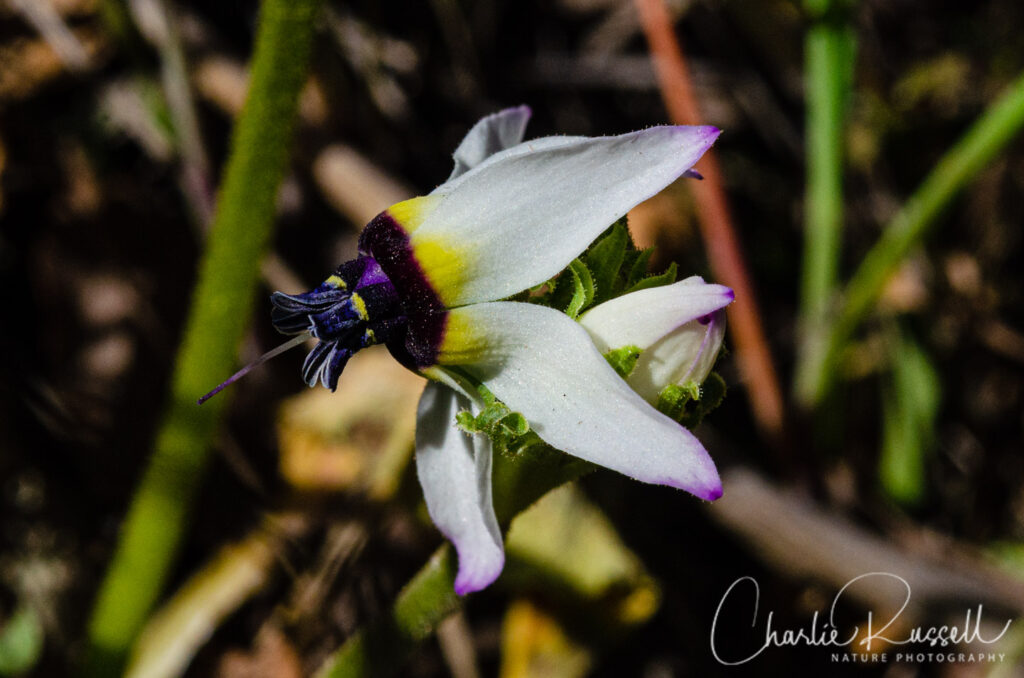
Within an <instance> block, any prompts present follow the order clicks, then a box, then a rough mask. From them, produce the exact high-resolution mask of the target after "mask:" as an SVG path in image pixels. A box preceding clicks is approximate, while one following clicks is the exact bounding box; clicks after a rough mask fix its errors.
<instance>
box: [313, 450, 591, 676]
mask: <svg viewBox="0 0 1024 678" xmlns="http://www.w3.org/2000/svg"><path fill="white" fill-rule="evenodd" d="M593 468H594V466H593V465H592V464H589V463H587V462H584V461H580V460H579V459H576V458H574V457H570V456H569V455H567V454H564V453H562V452H559V451H557V450H554V449H552V448H550V447H548V446H546V445H536V446H532V447H530V448H528V449H527V450H526V451H524V452H522V453H520V454H518V455H516V456H515V457H514V458H510V457H507V456H505V455H500V454H496V455H495V456H494V468H493V480H492V484H493V487H494V510H495V512H496V513H497V516H498V522H499V523H500V524H501V526H502V529H503V530H505V531H507V529H508V526H509V524H510V523H511V522H512V518H513V517H515V516H516V514H518V513H519V512H521V511H523V510H525V509H526V508H527V507H529V506H530V505H531V504H533V502H535V501H537V500H538V499H540V498H541V497H542V496H543V495H544V494H546V493H547V492H548V491H550V490H552V489H554V488H556V487H558V486H559V485H562V484H564V483H567V482H569V481H570V480H575V479H576V478H579V477H580V476H581V475H583V474H584V473H587V472H588V471H590V470H592V469H593ZM457 570H458V563H457V559H456V556H455V553H454V552H453V550H452V548H451V546H450V545H448V544H445V545H443V546H442V547H441V548H439V549H438V550H437V551H436V552H435V553H434V555H433V556H432V557H431V558H430V560H429V561H428V562H427V564H426V565H424V566H423V568H422V569H421V570H420V571H419V572H418V573H417V574H416V576H415V577H413V579H412V580H411V581H410V582H409V583H408V584H406V586H405V588H404V589H402V592H401V593H400V594H399V595H398V599H397V600H396V601H395V604H394V607H393V608H392V609H391V611H390V613H389V614H388V616H387V617H385V618H384V619H382V620H380V621H378V622H377V623H375V624H374V625H372V626H370V627H369V628H367V629H364V630H361V631H359V632H357V633H355V634H354V635H353V636H351V637H350V638H349V639H348V640H347V641H345V644H344V645H342V646H341V647H340V648H339V649H338V650H337V651H336V652H335V653H334V654H332V655H331V656H330V657H328V659H327V661H326V662H324V664H323V666H321V667H320V670H319V671H317V673H316V678H347V677H351V678H356V677H362V676H374V678H383V677H384V676H390V675H395V674H397V673H398V672H399V671H400V670H401V668H402V666H403V665H404V664H405V662H406V660H407V659H408V657H409V655H410V654H412V652H413V650H415V649H416V646H417V645H418V644H419V643H420V641H422V640H424V639H425V638H427V637H429V636H430V634H431V633H433V631H434V629H435V628H436V627H437V625H438V624H439V623H440V622H441V621H442V620H443V619H444V618H445V617H447V616H448V615H449V614H451V613H452V612H454V611H455V610H456V609H458V607H459V605H460V599H459V597H458V596H457V595H456V594H455V588H454V586H455V574H456V572H457Z"/></svg>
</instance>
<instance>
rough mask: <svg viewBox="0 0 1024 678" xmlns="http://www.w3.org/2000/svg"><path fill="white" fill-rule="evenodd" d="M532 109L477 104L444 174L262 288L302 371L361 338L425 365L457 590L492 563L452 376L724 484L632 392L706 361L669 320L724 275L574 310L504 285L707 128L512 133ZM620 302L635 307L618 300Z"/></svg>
mask: <svg viewBox="0 0 1024 678" xmlns="http://www.w3.org/2000/svg"><path fill="white" fill-rule="evenodd" d="M529 115H530V111H529V109H528V108H526V107H525V106H523V107H519V108H514V109H508V110H505V111H502V112H500V113H497V114H494V115H492V116H489V117H487V118H484V119H483V120H481V121H480V122H479V123H477V124H476V126H474V127H473V129H472V130H470V132H469V134H468V135H467V136H466V138H465V139H464V140H463V142H462V143H461V144H460V146H459V147H458V149H456V151H455V154H454V157H455V169H454V171H453V172H452V175H451V176H450V177H449V178H448V181H446V182H445V183H444V184H442V185H441V186H439V187H438V188H437V189H435V190H434V191H433V192H432V193H430V194H429V195H427V196H423V197H420V198H414V199H412V200H408V201H405V202H402V203H399V204H397V205H394V206H392V207H391V208H389V209H388V210H386V211H385V212H383V213H381V214H380V215H379V216H377V217H376V218H374V219H373V221H371V222H370V223H369V224H368V225H367V227H366V229H365V230H364V231H363V234H362V236H361V238H360V248H359V258H358V259H355V260H353V261H350V262H347V263H345V264H342V265H341V266H340V267H339V268H338V270H337V271H336V272H335V274H334V275H332V276H331V277H330V278H328V279H327V280H326V281H325V282H324V283H323V284H321V285H320V286H319V287H317V288H316V289H314V290H312V291H310V292H307V293H305V294H300V295H285V294H281V293H276V294H275V295H274V296H273V298H272V300H273V302H274V305H275V311H274V322H275V324H276V326H277V327H278V329H279V330H281V331H283V332H286V333H293V334H300V333H301V334H305V333H309V334H311V335H312V336H314V337H316V338H318V339H319V340H320V343H319V344H318V345H317V346H316V348H315V349H314V350H313V351H311V352H310V354H309V356H308V357H307V359H306V364H305V366H304V370H303V372H304V377H305V379H306V381H307V382H308V383H310V385H313V384H315V383H317V382H318V381H319V382H320V383H322V384H324V385H325V386H328V387H330V388H334V386H335V385H336V384H337V380H338V375H339V374H340V373H341V371H342V369H343V368H344V364H345V362H346V361H347V359H348V357H349V356H350V355H352V353H354V352H355V351H357V350H359V349H360V348H362V347H364V346H367V345H369V344H372V343H386V344H387V346H388V348H389V349H390V350H391V352H392V354H393V355H394V356H395V357H396V358H397V359H398V360H399V361H401V362H402V363H403V364H404V365H406V366H407V367H409V368H410V369H414V370H417V371H419V372H421V373H422V374H424V375H426V376H428V377H430V378H431V379H433V380H434V381H432V382H430V383H429V384H428V385H427V387H426V389H425V390H424V393H423V396H422V398H421V400H420V405H419V412H418V420H417V430H416V467H417V472H418V474H419V479H420V483H421V485H422V486H423V494H424V496H425V498H426V502H427V508H428V510H429V512H430V515H431V517H432V519H433V520H434V523H435V524H436V525H437V526H438V528H439V529H440V530H441V531H442V532H443V533H444V534H445V535H446V536H447V537H448V538H449V539H450V540H451V541H452V542H453V544H454V545H455V548H456V550H457V551H458V556H459V571H458V575H457V578H456V581H455V589H456V591H457V592H458V593H459V594H464V593H467V592H469V591H476V590H479V589H481V588H483V587H485V586H487V585H488V584H490V583H491V582H492V581H494V579H495V578H496V577H497V576H498V574H499V573H500V572H501V569H502V567H503V564H504V551H503V547H502V539H501V533H500V531H499V529H498V524H497V520H496V519H495V515H494V509H493V507H492V504H491V457H492V449H491V443H490V441H489V440H488V439H487V438H485V437H484V436H481V435H477V436H472V437H471V436H469V435H467V434H465V433H463V432H462V431H461V430H460V429H458V428H457V427H456V425H455V415H456V414H457V413H458V412H459V411H460V410H467V409H468V410H473V411H478V410H479V407H480V403H479V402H478V397H479V396H478V395H477V394H476V392H475V390H474V389H473V388H472V387H471V386H467V385H466V381H465V377H467V376H468V377H469V378H470V379H472V380H476V381H478V382H480V383H482V384H484V385H485V386H486V387H487V388H488V389H489V390H490V391H491V392H492V393H493V394H494V395H495V396H496V397H497V398H498V399H499V400H501V401H502V402H504V403H505V404H506V405H507V406H508V407H509V408H510V409H511V410H512V411H515V412H519V413H521V414H522V415H523V416H524V417H525V418H526V420H527V421H528V422H529V424H530V427H531V428H532V430H534V431H535V432H536V433H537V434H538V435H539V436H540V437H541V438H542V439H543V440H544V441H545V442H546V443H548V444H549V445H551V446H552V447H555V448H557V449H560V450H563V451H565V452H567V453H568V454H571V455H574V456H577V457H579V458H581V459H585V460H587V461H590V462H593V463H595V464H598V465H601V466H604V467H607V468H610V469H613V470H616V471H619V472H620V473H623V474H625V475H628V476H630V477H632V478H636V479H637V480H641V481H643V482H648V483H657V484H661V485H671V486H673V487H678V488H681V489H684V490H686V491H688V492H691V493H693V494H695V495H697V496H698V497H701V498H703V499H708V500H714V499H717V498H718V497H719V496H721V492H722V490H721V482H720V480H719V477H718V472H717V471H716V469H715V465H714V463H713V462H712V461H711V458H710V457H709V456H708V454H707V452H706V451H705V450H704V448H703V447H702V446H701V444H700V442H698V441H697V439H696V438H695V437H694V436H693V435H692V434H691V433H690V432H689V431H688V430H686V429H685V428H683V427H682V426H680V425H679V424H678V423H677V422H675V421H673V420H672V419H670V418H669V417H667V416H665V415H663V414H661V413H660V412H658V411H657V410H656V409H655V408H653V407H652V406H651V405H650V404H649V403H648V402H647V401H645V397H646V398H648V400H650V398H649V395H650V392H652V391H651V389H654V388H656V387H657V385H658V384H659V383H662V382H661V380H662V379H668V380H670V381H671V380H673V379H675V378H676V372H679V371H680V370H681V371H682V372H687V370H689V372H687V373H688V374H690V375H697V374H700V373H701V372H704V373H706V368H709V367H710V361H713V356H711V357H710V358H707V360H708V361H709V362H707V365H706V366H705V364H704V361H705V357H704V356H705V355H706V354H704V353H701V352H699V351H693V350H692V347H690V346H689V344H690V343H691V339H690V336H691V334H692V333H689V332H688V331H684V332H678V331H675V330H678V328H679V326H680V325H683V326H684V327H686V326H687V325H686V323H688V322H690V321H692V320H693V319H694V318H699V317H703V316H706V315H708V314H711V313H714V312H715V311H717V310H718V309H721V308H722V307H724V306H725V305H726V304H728V303H729V301H731V298H732V297H731V294H732V293H731V291H729V290H727V289H726V288H722V287H720V286H717V285H704V284H703V283H702V281H699V280H693V279H691V280H689V281H683V282H682V283H679V284H677V285H673V286H670V287H666V288H663V289H652V290H649V291H648V292H643V293H635V294H631V295H628V296H627V297H623V298H620V299H616V300H613V301H610V302H607V303H606V304H602V305H601V306H599V307H597V308H594V309H593V310H592V311H590V312H589V313H588V314H586V316H585V317H584V323H583V324H580V323H577V322H575V321H574V320H572V319H571V318H569V317H568V316H566V315H565V314H563V313H560V312H558V311H556V310H554V309H551V308H547V307H543V306H538V305H534V304H526V303H517V302H511V301H502V300H503V299H506V298H508V297H510V296H511V295H514V294H516V293H518V292H520V291H523V290H525V289H527V288H530V287H533V286H535V285H538V284H540V283H543V282H544V281H546V280H549V279H550V278H552V277H553V276H554V275H556V274H557V273H558V272H560V271H561V270H563V269H564V268H565V267H566V266H567V265H568V264H569V263H570V262H571V261H572V260H573V259H574V258H575V257H576V256H577V255H579V254H580V253H581V252H582V251H583V250H584V249H585V248H586V247H587V246H588V245H589V244H590V243H591V242H592V241H593V240H594V239H595V238H596V237H597V236H598V235H600V234H601V232H602V231H603V230H604V229H605V228H606V227H607V226H608V225H609V224H611V223H613V222H614V221H615V220H616V219H618V218H620V217H621V216H622V215H624V214H625V213H626V212H627V211H628V210H629V209H630V208H631V207H633V206H634V205H636V204H637V203H639V202H641V201H642V200H645V199H646V198H649V197H651V196H652V195H654V194H655V193H657V192H658V191H660V190H661V189H663V188H664V187H665V186H667V185H668V184H669V183H671V182H672V181H673V180H675V179H676V178H678V177H679V176H681V175H683V174H684V173H686V172H687V171H688V170H689V169H690V167H691V166H692V165H693V164H694V162H696V161H697V159H698V158H700V156H701V155H702V154H703V153H704V151H706V150H707V149H708V148H709V147H710V146H711V144H712V143H713V142H714V140H715V138H716V137H717V136H718V133H719V132H718V130H717V129H715V128H713V127H652V128H650V129H646V130H642V131H639V132H633V133H630V134H623V135H621V136H613V137H598V138H586V137H545V138H541V139H535V140H533V141H529V142H525V143H519V142H520V140H521V138H522V135H523V130H524V128H525V126H526V122H527V119H528V118H529ZM677 302H679V303H677ZM629 305H632V306H633V311H635V312H633V313H632V314H627V313H628V312H629V309H628V308H626V309H625V311H623V310H622V309H620V306H622V307H628V306H629ZM648 305H649V308H646V309H645V308H643V307H644V306H648ZM602 318H603V319H604V320H602ZM666 323H667V324H666ZM595 326H596V328H597V329H596V330H595V329H594V328H595ZM585 327H586V328H587V329H585ZM588 329H590V330H591V332H595V339H592V338H591V335H590V334H588ZM634 330H635V331H636V332H638V334H636V333H634ZM602 338H604V340H605V341H604V343H605V344H609V345H610V347H611V348H616V347H617V346H615V344H616V343H618V342H619V341H620V340H623V341H626V343H629V344H635V345H638V346H641V347H644V348H649V349H650V350H649V352H645V353H647V355H642V356H641V361H646V362H649V363H650V366H649V369H648V367H644V368H643V369H642V370H638V372H639V373H642V374H647V375H648V380H649V381H650V384H646V385H645V384H642V383H640V382H636V383H633V382H632V381H631V382H630V383H629V384H627V382H626V381H624V380H623V379H621V378H620V377H619V376H618V375H617V374H616V373H615V371H614V370H613V369H612V368H611V367H610V366H609V365H608V363H607V362H606V361H605V359H604V358H603V357H602V355H601V352H599V350H598V348H597V347H595V343H594V342H595V340H596V341H598V344H599V346H600V345H601V340H602ZM673 347H675V348H673ZM680 347H682V348H680ZM602 350H603V348H602ZM673 350H683V351H684V352H685V353H686V355H687V356H699V357H696V358H695V359H691V360H690V365H689V367H688V368H686V369H684V368H682V367H680V366H679V365H678V364H677V363H678V361H675V360H673V358H671V357H668V356H667V353H670V352H672V351H673ZM707 355H710V354H707ZM662 365H664V366H665V367H661V366H662ZM669 366H671V368H672V369H669ZM670 372H671V374H669V373H670ZM684 377H685V375H684ZM701 378H703V375H702V374H701ZM665 383H668V382H667V381H666V382H665ZM631 385H632V386H633V387H634V388H636V389H637V391H634V390H633V388H630V386H631ZM638 392H639V393H640V394H643V397H642V396H641V395H639V394H638Z"/></svg>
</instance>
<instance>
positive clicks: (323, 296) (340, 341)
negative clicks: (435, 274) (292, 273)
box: [270, 255, 406, 391]
mask: <svg viewBox="0 0 1024 678" xmlns="http://www.w3.org/2000/svg"><path fill="white" fill-rule="evenodd" d="M270 301H271V303H272V304H273V305H274V309H273V312H272V314H271V320H272V321H273V323H274V327H276V328H277V330H278V331H279V332H282V333H284V334H301V333H303V332H308V333H309V334H310V336H312V337H314V338H316V339H319V340H320V343H318V344H317V345H316V347H314V348H313V350H312V351H310V352H309V354H308V355H307V356H306V360H305V362H304V363H303V365H302V379H303V381H305V382H306V383H307V384H309V385H310V386H315V385H316V383H317V382H320V383H321V384H323V385H324V386H325V387H327V388H329V389H331V390H332V391H333V390H335V389H336V388H337V386H338V377H340V376H341V373H342V371H343V370H344V369H345V364H346V363H347V362H348V359H349V358H350V357H352V355H353V354H355V353H356V352H357V351H358V350H359V349H361V348H366V347H367V346H370V345H372V344H380V343H385V342H388V341H389V340H390V339H392V338H394V337H396V336H402V335H404V333H405V325H406V316H405V312H404V309H403V306H402V303H401V301H400V299H399V297H398V292H397V291H396V290H395V287H394V285H392V284H391V280H390V279H389V278H388V276H387V275H386V274H385V273H384V271H383V269H381V267H380V265H379V264H378V263H377V261H376V260H375V259H374V258H373V257H370V256H365V255H360V256H359V257H358V258H357V259H353V260H352V261H347V262H345V263H344V264H342V265H341V266H339V267H338V268H337V270H336V271H335V272H334V275H332V276H331V277H329V278H328V279H327V280H325V281H324V282H322V283H321V284H320V285H318V286H317V287H316V288H314V289H312V290H310V291H309V292H304V293H302V294H284V293H282V292H274V294H273V295H272V296H271V297H270Z"/></svg>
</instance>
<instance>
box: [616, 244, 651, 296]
mask: <svg viewBox="0 0 1024 678" xmlns="http://www.w3.org/2000/svg"><path fill="white" fill-rule="evenodd" d="M626 254H627V257H629V260H628V261H627V262H626V263H628V264H629V275H627V276H626V280H625V282H624V283H623V285H622V288H621V289H624V290H628V289H632V288H633V287H634V286H636V284H637V283H639V282H640V281H641V280H643V279H644V278H646V277H647V269H648V267H649V266H650V265H651V256H653V255H654V248H653V247H648V248H647V249H645V250H636V251H633V252H627V253H626ZM630 255H632V256H630Z"/></svg>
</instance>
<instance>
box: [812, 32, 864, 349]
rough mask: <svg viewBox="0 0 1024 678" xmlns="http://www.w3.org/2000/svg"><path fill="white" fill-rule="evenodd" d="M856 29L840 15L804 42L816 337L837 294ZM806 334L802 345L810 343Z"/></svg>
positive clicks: (813, 324)
mask: <svg viewBox="0 0 1024 678" xmlns="http://www.w3.org/2000/svg"><path fill="white" fill-rule="evenodd" d="M854 50H855V42H854V34H853V31H852V30H851V28H850V27H849V25H848V24H847V23H846V22H845V21H842V20H841V19H833V20H830V19H828V18H825V19H821V20H819V21H817V22H815V23H814V24H813V25H812V26H811V27H810V29H809V30H808V31H807V37H806V39H805V42H804V62H805V78H806V85H805V86H806V90H807V95H806V96H807V186H806V193H805V195H806V202H805V207H804V255H803V263H802V267H801V272H802V280H801V300H800V305H801V309H800V327H801V331H802V333H803V335H804V336H805V337H806V338H809V337H820V336H821V334H822V332H823V331H824V329H825V325H826V323H827V320H828V309H829V304H830V302H831V300H832V298H833V297H834V295H835V293H836V277H837V273H838V270H839V258H840V246H841V241H842V232H843V137H844V135H843V130H844V123H845V117H846V115H845V114H846V109H847V105H848V101H849V98H850V86H851V82H852V80H853V64H854ZM814 345H815V342H814V341H813V340H812V339H805V340H804V342H803V345H802V347H801V348H807V347H813V346H814Z"/></svg>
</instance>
